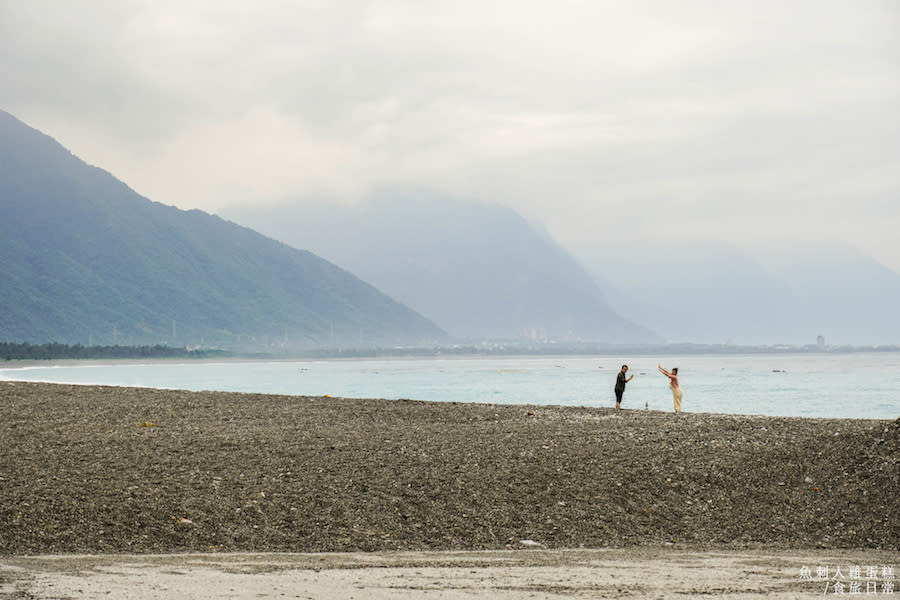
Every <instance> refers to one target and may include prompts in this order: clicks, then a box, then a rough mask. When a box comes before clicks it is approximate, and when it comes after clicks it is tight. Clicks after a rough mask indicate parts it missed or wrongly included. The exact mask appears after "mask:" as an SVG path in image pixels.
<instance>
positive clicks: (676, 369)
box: [672, 367, 678, 375]
mask: <svg viewBox="0 0 900 600" xmlns="http://www.w3.org/2000/svg"><path fill="white" fill-rule="evenodd" d="M672 372H673V373H675V374H676V375H678V367H672Z"/></svg>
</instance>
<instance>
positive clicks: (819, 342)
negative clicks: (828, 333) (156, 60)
mask: <svg viewBox="0 0 900 600" xmlns="http://www.w3.org/2000/svg"><path fill="white" fill-rule="evenodd" d="M816 348H818V349H819V350H824V349H825V336H824V335H821V334H819V335H818V336H817V337H816Z"/></svg>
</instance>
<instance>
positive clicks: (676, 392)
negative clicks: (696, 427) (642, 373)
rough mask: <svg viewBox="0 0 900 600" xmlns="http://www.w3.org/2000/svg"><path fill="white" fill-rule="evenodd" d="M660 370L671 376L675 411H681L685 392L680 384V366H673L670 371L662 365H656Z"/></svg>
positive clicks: (670, 382)
mask: <svg viewBox="0 0 900 600" xmlns="http://www.w3.org/2000/svg"><path fill="white" fill-rule="evenodd" d="M656 366H657V368H658V369H659V370H660V372H661V373H662V374H663V375H665V376H666V377H668V378H669V389H670V390H672V400H673V401H674V402H675V412H676V413H680V412H681V399H682V398H683V397H684V392H682V391H681V386H679V385H678V367H672V372H671V373H670V372H668V371H666V370H665V369H663V368H662V365H656Z"/></svg>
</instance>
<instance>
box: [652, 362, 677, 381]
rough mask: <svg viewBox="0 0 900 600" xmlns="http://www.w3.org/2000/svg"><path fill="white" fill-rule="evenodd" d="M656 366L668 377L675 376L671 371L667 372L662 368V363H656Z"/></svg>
mask: <svg viewBox="0 0 900 600" xmlns="http://www.w3.org/2000/svg"><path fill="white" fill-rule="evenodd" d="M656 368H657V369H659V372H660V373H662V374H663V375H665V376H666V377H668V378H669V379H674V378H675V376H674V375H673V374H672V373H669V372H668V371H666V370H665V369H663V368H662V365H656Z"/></svg>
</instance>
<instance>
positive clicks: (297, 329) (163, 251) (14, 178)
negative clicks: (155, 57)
mask: <svg viewBox="0 0 900 600" xmlns="http://www.w3.org/2000/svg"><path fill="white" fill-rule="evenodd" d="M0 211H2V219H0V257H2V260H0V340H4V341H28V342H46V341H57V342H64V343H81V344H89V343H91V342H93V343H95V344H110V343H119V344H142V343H160V342H163V343H169V344H180V345H184V344H199V343H201V342H205V343H207V344H215V345H220V346H226V347H236V346H244V347H247V346H253V345H257V346H258V345H263V346H272V345H283V346H285V347H287V348H303V347H309V346H320V345H331V344H346V345H375V344H395V343H407V344H427V343H433V342H435V341H439V340H443V339H444V338H445V335H446V334H445V332H443V331H442V330H441V329H440V328H439V327H437V326H436V325H435V324H434V323H433V322H431V321H429V320H427V319H425V318H424V317H422V316H421V315H419V314H418V313H416V312H415V311H413V310H411V309H410V308H408V307H406V306H404V305H402V304H400V303H398V302H396V301H394V300H393V299H391V298H389V297H388V296H386V295H384V294H383V293H381V292H379V291H378V290H376V289H375V288H374V287H372V286H371V285H369V284H367V283H365V282H363V281H361V280H360V279H358V278H357V277H355V276H354V275H352V274H350V273H348V272H347V271H345V270H343V269H341V268H339V267H337V266H335V265H333V264H331V263H329V262H327V261H325V260H323V259H321V258H319V257H317V256H315V255H313V254H311V253H309V252H307V251H304V250H297V249H294V248H290V247H288V246H286V245H284V244H282V243H280V242H276V241H274V240H271V239H268V238H266V237H264V236H262V235H260V234H258V233H256V232H254V231H252V230H250V229H247V228H244V227H241V226H238V225H236V224H234V223H229V222H226V221H223V220H222V219H220V218H218V217H216V216H212V215H209V214H207V213H204V212H201V211H197V210H192V211H182V210H179V209H177V208H174V207H171V206H165V205H162V204H159V203H155V202H151V201H149V200H147V199H146V198H143V197H142V196H140V195H138V194H137V193H135V192H134V191H133V190H131V189H130V188H129V187H128V186H126V185H125V184H124V183H122V182H121V181H119V180H117V179H115V178H114V177H113V176H112V175H110V174H109V173H107V172H105V171H103V170H101V169H98V168H96V167H92V166H89V165H87V164H85V163H84V162H82V161H81V160H80V159H78V158H77V157H75V156H73V155H72V154H71V153H70V152H68V151H67V150H66V149H65V148H63V147H62V146H60V145H59V144H58V143H57V142H55V141H54V140H53V139H51V138H50V137H48V136H46V135H44V134H42V133H40V132H38V131H36V130H34V129H32V128H30V127H28V126H26V125H25V124H23V123H21V122H20V121H18V120H16V119H15V118H14V117H12V116H11V115H9V114H7V113H5V112H0Z"/></svg>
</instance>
